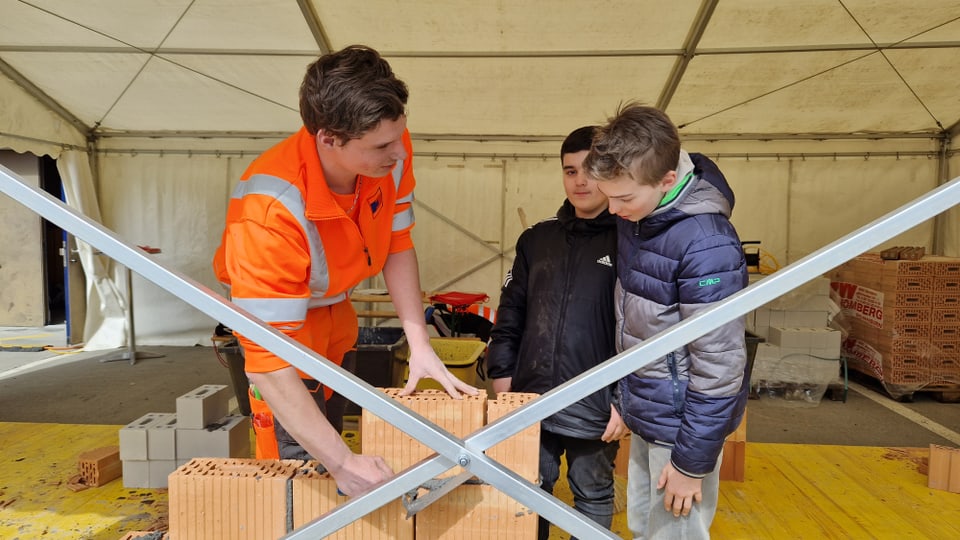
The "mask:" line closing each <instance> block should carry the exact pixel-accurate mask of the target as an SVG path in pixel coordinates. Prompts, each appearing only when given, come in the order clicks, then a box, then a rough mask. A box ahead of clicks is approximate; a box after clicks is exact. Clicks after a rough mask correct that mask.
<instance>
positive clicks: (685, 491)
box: [657, 463, 703, 517]
mask: <svg viewBox="0 0 960 540" xmlns="http://www.w3.org/2000/svg"><path fill="white" fill-rule="evenodd" d="M702 485H703V480H702V479H700V478H690V477H689V476H687V475H685V474H683V473H681V472H680V471H678V470H677V469H676V468H674V466H673V463H667V466H666V467H664V468H663V472H662V473H660V480H659V481H658V482H657V489H662V490H664V492H663V509H664V510H666V511H667V512H671V513H672V514H673V516H674V517H680V516H688V515H690V509H691V508H693V503H695V502H697V503H699V502H700V501H701V499H703V493H702V492H701V491H700V488H701V487H702Z"/></svg>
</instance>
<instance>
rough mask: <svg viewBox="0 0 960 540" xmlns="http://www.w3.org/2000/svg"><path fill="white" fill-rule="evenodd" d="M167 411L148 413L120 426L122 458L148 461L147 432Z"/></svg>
mask: <svg viewBox="0 0 960 540" xmlns="http://www.w3.org/2000/svg"><path fill="white" fill-rule="evenodd" d="M164 414H166V413H153V412H152V413H147V414H145V415H143V416H141V417H140V418H137V419H136V420H134V421H133V422H130V423H129V424H127V425H126V426H124V427H122V428H120V434H119V438H120V459H122V460H137V461H146V460H147V459H148V458H149V453H148V443H147V432H148V430H149V429H150V428H151V427H152V426H153V425H154V424H155V423H156V422H157V421H158V420H159V419H162V418H163V415H164Z"/></svg>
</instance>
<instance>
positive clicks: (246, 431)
mask: <svg viewBox="0 0 960 540" xmlns="http://www.w3.org/2000/svg"><path fill="white" fill-rule="evenodd" d="M195 457H243V458H248V457H250V418H249V417H246V416H239V415H236V416H226V417H224V418H222V419H221V420H220V422H218V423H217V424H216V425H215V426H210V427H208V428H207V429H183V428H180V427H178V428H177V461H182V460H189V459H192V458H195Z"/></svg>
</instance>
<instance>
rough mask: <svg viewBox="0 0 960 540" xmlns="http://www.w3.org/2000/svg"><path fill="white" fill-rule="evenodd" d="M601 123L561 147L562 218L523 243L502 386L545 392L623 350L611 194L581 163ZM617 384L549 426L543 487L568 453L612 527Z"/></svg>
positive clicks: (599, 516)
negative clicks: (618, 334)
mask: <svg viewBox="0 0 960 540" xmlns="http://www.w3.org/2000/svg"><path fill="white" fill-rule="evenodd" d="M594 129H595V128H594V127H593V126H586V127H582V128H579V129H577V130H575V131H574V132H573V133H571V134H570V135H568V136H567V138H566V140H564V142H563V145H562V146H561V149H560V160H561V163H562V164H563V186H564V189H565V191H566V194H567V199H566V200H565V201H564V202H563V206H561V207H560V210H559V211H557V215H556V217H553V218H550V219H546V220H544V221H541V222H540V223H537V224H536V225H534V226H533V227H530V228H529V229H527V230H526V231H524V232H523V233H522V234H521V235H520V239H519V240H518V241H517V255H516V259H515V260H514V263H513V268H512V269H511V270H510V272H509V273H508V274H507V277H506V279H505V281H504V284H503V289H502V290H501V293H500V306H499V307H498V308H497V323H496V325H495V326H494V327H493V330H492V332H491V333H490V345H489V349H488V352H487V356H486V361H487V370H488V374H489V376H490V378H491V379H493V390H494V391H495V392H498V393H499V392H505V391H513V392H536V393H540V394H542V393H545V392H547V391H548V390H551V389H553V388H554V387H556V386H558V385H560V384H562V383H564V382H566V381H568V380H570V379H572V378H574V377H576V376H577V375H579V374H581V373H583V372H584V371H586V370H588V369H590V368H592V367H594V366H596V365H598V364H600V363H602V362H603V361H605V360H607V359H608V358H610V357H612V356H613V355H614V354H615V352H616V347H615V344H614V307H613V288H614V285H615V284H616V279H617V272H616V267H615V264H616V260H617V256H616V247H617V229H616V221H615V217H614V216H612V215H611V214H610V213H609V212H608V211H607V198H606V197H605V196H604V195H603V194H602V193H600V191H598V190H597V186H596V182H595V181H593V180H590V179H587V178H586V176H584V174H583V171H582V169H581V163H582V162H583V159H584V157H586V155H587V153H588V151H589V150H590V145H591V142H592V140H593V133H594ZM615 386H616V385H611V386H609V387H607V388H604V389H602V390H600V391H597V392H596V393H594V394H591V395H589V396H587V397H585V398H583V399H582V400H580V401H578V402H576V403H574V404H572V405H570V406H569V407H567V408H566V409H564V410H562V411H559V412H557V413H556V414H554V415H552V416H550V417H548V418H545V419H544V420H543V422H542V423H541V426H540V477H541V488H542V489H543V490H544V491H546V492H548V493H553V486H554V484H555V483H556V481H557V479H558V478H559V476H560V456H561V455H562V454H564V453H566V456H567V467H568V468H567V480H568V481H569V484H570V490H571V491H572V492H573V498H574V507H575V508H576V509H577V510H579V511H580V512H581V513H583V514H584V515H586V516H587V517H589V518H590V519H592V520H593V521H595V522H597V523H599V524H600V525H602V526H604V527H607V528H609V527H610V524H611V521H612V519H613V499H614V482H613V461H614V458H615V457H616V454H617V449H618V448H619V446H620V443H619V442H618V441H619V439H620V438H621V437H622V436H624V435H627V434H628V433H629V432H628V431H627V430H626V427H625V426H624V425H623V423H622V422H621V420H620V415H619V414H618V413H617V411H616V409H615V408H614V407H613V406H612V402H613V393H614V389H615ZM548 536H549V523H548V522H547V521H546V520H544V519H543V518H541V520H540V530H539V538H540V539H546V538H547V537H548Z"/></svg>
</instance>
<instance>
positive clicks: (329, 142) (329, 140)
mask: <svg viewBox="0 0 960 540" xmlns="http://www.w3.org/2000/svg"><path fill="white" fill-rule="evenodd" d="M334 146H337V138H336V137H335V136H333V135H331V134H330V133H327V132H326V131H324V130H322V129H321V130H318V131H317V147H323V148H333V147H334Z"/></svg>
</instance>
